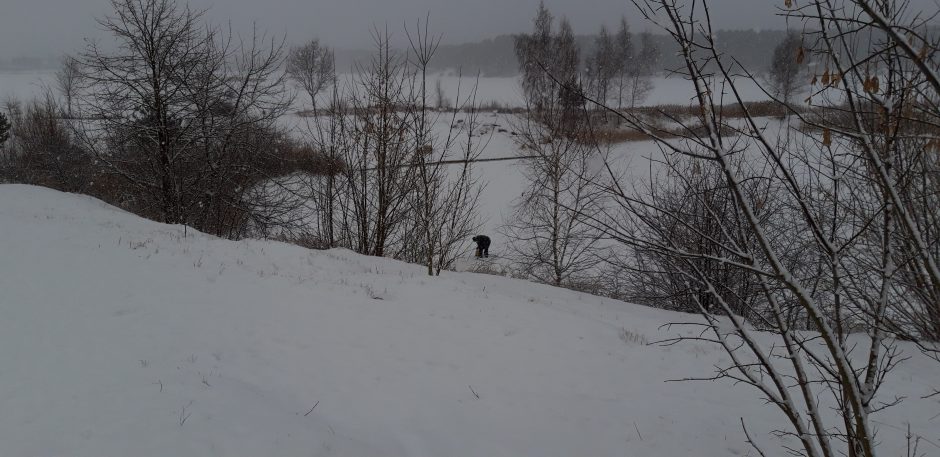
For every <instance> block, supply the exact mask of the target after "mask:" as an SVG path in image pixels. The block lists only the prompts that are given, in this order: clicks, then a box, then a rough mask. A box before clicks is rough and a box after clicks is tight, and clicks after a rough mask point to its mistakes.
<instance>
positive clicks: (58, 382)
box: [0, 185, 940, 457]
mask: <svg viewBox="0 0 940 457" xmlns="http://www.w3.org/2000/svg"><path fill="white" fill-rule="evenodd" d="M689 319H691V317H689V316H683V315H677V314H673V313H668V312H664V311H658V310H652V309H648V308H643V307H640V306H634V305H627V304H624V303H620V302H615V301H610V300H604V299H599V298H595V297H590V296H586V295H583V294H579V293H575V292H571V291H565V290H558V289H554V288H551V287H547V286H541V285H534V284H530V283H526V282H521V281H514V280H509V279H504V278H498V277H493V276H484V275H474V274H456V273H452V274H448V275H445V276H444V277H441V278H435V279H431V278H427V277H425V276H423V275H422V273H421V269H420V268H418V267H414V266H409V265H405V264H401V263H398V262H394V261H390V260H385V259H376V258H367V257H361V256H358V255H355V254H352V253H350V252H348V251H342V250H333V251H325V252H314V251H307V250H304V249H300V248H297V247H294V246H289V245H285V244H280V243H273V242H263V241H244V242H231V241H226V240H220V239H215V238H212V237H210V236H207V235H202V234H198V233H194V232H192V231H189V232H188V234H187V235H186V236H185V237H184V230H183V229H182V227H178V226H167V225H162V224H157V223H154V222H149V221H145V220H142V219H140V218H137V217H135V216H132V215H129V214H127V213H124V212H121V211H120V210H117V209H114V208H112V207H109V206H107V205H105V204H103V203H101V202H99V201H97V200H94V199H91V198H88V197H82V196H75V195H69V194H62V193H58V192H55V191H51V190H46V189H41V188H35V187H29V186H10V185H4V186H0V348H2V350H0V411H2V412H3V414H0V443H2V444H0V455H3V456H16V457H20V456H23V457H29V456H36V457H52V456H69V457H86V456H87V457H102V456H109V457H110V456H136V457H149V456H215V455H217V456H245V457H249V456H251V457H256V456H310V455H319V456H331V455H343V456H392V457H395V456H522V455H531V456H624V455H626V456H654V457H655V456H664V457H665V456H668V457H674V456H685V455H696V456H719V455H747V454H748V448H747V445H746V444H745V442H744V437H743V435H742V433H741V432H740V425H739V417H742V416H743V417H745V420H746V421H747V422H748V424H749V427H752V428H753V429H754V430H755V431H757V432H758V433H762V432H765V431H767V430H770V429H772V428H774V427H782V426H783V425H784V422H783V418H782V417H781V416H780V415H779V413H777V412H776V411H774V410H771V409H768V408H767V407H765V405H764V404H763V402H762V401H761V400H760V399H759V398H758V397H757V396H756V395H755V394H754V393H753V392H752V391H751V390H749V389H747V388H745V387H734V386H731V385H729V384H725V383H704V382H693V383H664V381H665V380H667V379H672V378H682V377H687V376H697V375H707V374H709V373H711V372H712V366H713V365H714V364H715V363H719V362H720V360H721V355H720V353H719V352H717V351H716V350H715V349H714V348H712V347H709V346H706V345H696V344H686V345H678V346H671V347H661V346H655V345H654V346H647V345H644V344H642V343H643V342H644V341H652V340H655V339H659V338H663V337H666V336H668V335H669V333H667V332H677V331H679V330H676V329H673V330H668V331H667V330H662V329H660V326H661V325H662V324H663V323H666V322H670V321H677V320H682V321H687V320H689ZM911 355H912V359H911V360H908V361H906V362H904V363H903V364H902V365H901V366H900V367H899V370H898V372H897V374H896V375H895V377H894V379H893V382H892V383H890V385H889V386H888V387H886V389H887V390H886V392H884V394H885V395H886V396H889V397H890V396H893V395H894V394H902V395H909V396H912V398H917V396H918V395H923V394H924V393H926V392H927V391H928V389H929V384H931V383H933V384H937V382H938V379H940V370H938V369H937V367H936V366H935V365H931V364H928V363H926V362H925V361H924V360H923V359H922V358H921V357H920V356H918V355H917V354H916V353H912V354H911ZM314 405H316V407H315V408H314ZM311 408H312V410H311ZM938 411H940V406H938V403H937V401H936V400H929V401H908V402H905V403H904V404H903V405H902V406H901V407H898V408H895V409H892V410H889V412H886V413H880V414H879V415H878V416H877V418H878V420H879V421H882V422H883V423H884V424H886V425H884V426H883V427H881V429H880V430H879V433H881V434H882V435H881V436H882V439H883V440H884V443H885V445H884V448H883V449H884V451H885V452H884V455H901V452H900V449H901V447H900V446H901V445H902V444H903V442H902V433H901V432H899V431H898V430H896V429H900V428H902V427H903V424H904V423H905V422H906V421H910V422H912V424H913V427H914V428H913V430H914V431H915V432H916V433H921V434H923V435H925V436H926V437H929V438H930V439H931V440H935V441H937V440H940V437H938V436H937V435H938V434H940V432H938V431H937V430H938V427H936V426H935V425H936V424H937V421H936V420H933V421H931V420H930V419H929V418H930V417H931V416H932V415H933V414H936V413H937V412H938ZM759 436H761V438H762V439H763V440H764V441H765V444H769V445H773V444H775V443H774V442H775V441H776V439H774V438H770V437H768V436H766V435H763V434H761V435H759ZM922 446H923V447H922V449H926V450H927V451H928V454H929V455H936V452H938V451H940V448H931V447H929V446H928V445H926V444H922ZM773 449H774V450H775V451H778V450H779V449H778V448H777V447H776V446H773ZM751 455H753V452H751ZM773 455H782V453H778V454H773Z"/></svg>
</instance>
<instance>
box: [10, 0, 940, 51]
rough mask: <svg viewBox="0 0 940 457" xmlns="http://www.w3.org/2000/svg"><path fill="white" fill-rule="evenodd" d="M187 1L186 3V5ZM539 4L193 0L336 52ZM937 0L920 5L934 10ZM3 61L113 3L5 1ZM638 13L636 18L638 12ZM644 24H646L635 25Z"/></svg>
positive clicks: (55, 39)
mask: <svg viewBox="0 0 940 457" xmlns="http://www.w3.org/2000/svg"><path fill="white" fill-rule="evenodd" d="M179 1H180V2H181V3H185V0H179ZM538 1H539V0H191V2H190V4H191V5H193V6H194V7H211V10H210V18H211V20H212V21H214V22H224V21H228V20H231V21H232V23H233V24H234V25H235V26H236V27H239V28H246V27H247V26H248V25H250V24H251V22H252V21H255V22H257V23H258V25H259V26H260V27H261V28H262V29H265V30H268V31H270V32H273V33H277V34H285V33H286V34H287V35H288V38H289V40H291V41H293V42H299V41H304V40H307V39H310V38H313V37H318V38H320V39H321V40H323V41H324V42H326V43H327V44H329V45H331V46H334V47H337V48H347V49H355V48H362V47H365V46H367V45H368V44H369V28H370V27H371V26H372V24H385V23H387V24H389V26H390V27H392V29H393V30H395V31H397V30H398V29H400V28H401V24H402V21H404V20H409V21H414V20H415V19H416V18H419V17H421V18H423V17H424V15H425V14H426V13H428V12H430V14H431V23H432V27H433V28H434V29H436V30H437V31H439V32H441V33H444V35H445V41H446V42H448V43H458V42H465V41H474V40H479V39H482V38H487V37H491V36H494V35H498V34H504V33H515V32H520V31H524V30H528V29H529V28H530V24H531V18H532V16H533V14H534V12H535V9H536V6H537V5H538ZM936 1H937V0H915V2H916V3H920V4H922V5H931V6H932V5H935V2H936ZM0 3H2V5H0V58H11V57H15V56H18V55H39V56H49V55H57V54H61V53H64V52H69V51H73V50H75V49H77V48H79V47H81V46H82V39H83V38H86V37H92V36H96V35H97V34H99V33H100V32H98V31H97V29H96V24H95V21H94V18H95V17H98V16H101V15H103V14H105V13H107V12H108V10H109V6H110V2H109V0H2V2H0ZM545 3H546V5H547V6H548V7H549V9H551V10H552V12H553V13H554V14H555V15H556V16H561V15H564V16H567V17H568V18H569V19H570V20H571V22H572V25H573V27H574V29H575V33H579V34H581V33H583V34H587V33H593V32H594V31H596V30H597V28H598V26H599V25H600V24H601V23H603V22H607V23H608V25H614V23H615V22H616V20H617V18H618V17H620V16H621V15H623V14H626V15H628V16H630V15H631V13H634V12H633V7H632V5H631V4H630V2H629V1H628V0H546V1H545ZM710 3H711V5H712V8H713V11H714V14H713V16H712V17H713V18H716V19H715V20H716V25H717V27H718V28H725V29H727V28H731V29H746V28H775V29H782V28H784V26H783V23H782V22H781V21H782V20H781V18H779V17H776V16H774V11H775V9H776V8H777V7H778V6H780V5H782V4H783V1H782V0H779V1H776V0H712V1H711V2H710ZM633 15H634V16H635V14H633ZM633 24H634V26H640V25H641V23H640V21H639V20H637V21H633Z"/></svg>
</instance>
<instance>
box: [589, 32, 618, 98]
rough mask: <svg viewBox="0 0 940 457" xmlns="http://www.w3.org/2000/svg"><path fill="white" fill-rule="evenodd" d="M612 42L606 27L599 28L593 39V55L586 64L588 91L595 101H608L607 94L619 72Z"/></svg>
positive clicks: (616, 54)
mask: <svg viewBox="0 0 940 457" xmlns="http://www.w3.org/2000/svg"><path fill="white" fill-rule="evenodd" d="M618 57H619V55H618V52H617V50H616V48H615V45H614V41H613V40H611V37H610V34H609V33H608V32H607V27H601V30H600V32H599V33H598V35H597V38H595V39H594V54H593V55H591V57H590V58H589V59H588V62H587V75H588V79H589V82H588V83H587V86H588V89H589V91H590V92H591V93H592V94H593V96H594V97H595V98H596V99H597V100H601V101H603V102H604V103H607V101H608V92H609V91H610V88H611V83H612V82H613V80H614V77H615V76H616V75H617V73H618V72H619V71H620V68H619V67H620V66H621V64H620V62H619V60H618Z"/></svg>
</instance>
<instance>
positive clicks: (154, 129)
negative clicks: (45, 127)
mask: <svg viewBox="0 0 940 457" xmlns="http://www.w3.org/2000/svg"><path fill="white" fill-rule="evenodd" d="M112 6H113V8H114V12H113V15H112V16H107V17H105V18H102V19H101V20H99V23H100V25H101V26H102V27H103V28H104V30H106V31H107V32H109V33H110V34H111V35H112V37H113V38H114V39H115V40H116V41H117V43H118V44H119V46H118V47H117V48H116V49H118V51H115V52H110V51H106V50H105V49H103V48H102V47H100V46H99V45H98V44H97V43H95V42H90V43H89V45H88V47H87V49H86V50H85V51H84V52H82V53H81V54H80V55H79V56H78V57H77V59H78V60H79V62H80V65H81V68H82V78H81V85H80V90H79V91H78V93H77V94H76V97H75V102H76V103H75V107H74V109H75V110H76V112H77V113H78V115H77V116H76V117H77V118H78V121H77V122H76V123H75V127H76V133H77V134H78V135H79V138H80V139H81V140H82V144H83V146H84V147H85V148H87V149H88V150H89V151H91V152H92V153H94V155H95V157H96V159H97V160H98V161H99V163H101V164H102V165H103V166H105V167H106V168H107V170H108V172H109V173H112V174H114V175H116V176H119V177H120V178H122V179H123V180H124V181H125V182H126V183H127V184H128V185H129V186H131V187H132V188H133V189H134V195H133V200H134V206H135V209H136V210H137V211H138V212H139V213H142V214H144V215H147V216H150V217H154V218H159V219H161V220H163V221H165V222H169V223H186V224H192V225H194V226H196V227H197V228H200V229H203V230H209V231H212V232H214V233H217V234H219V235H222V236H238V234H239V233H240V230H241V229H242V228H243V227H244V223H245V222H247V221H248V220H250V219H252V218H253V217H257V218H261V219H264V218H265V216H264V215H263V214H264V213H259V212H254V211H253V209H252V208H254V207H257V205H254V204H250V203H248V202H246V201H245V198H247V195H248V193H249V192H250V191H252V190H254V189H256V188H257V185H259V184H261V183H262V182H263V181H264V180H265V179H266V178H267V176H266V174H267V172H268V171H273V172H278V173H280V172H281V171H282V170H279V169H278V167H277V166H274V167H272V166H270V165H264V162H265V160H266V158H267V159H272V160H271V161H272V162H277V160H276V159H274V158H273V155H274V154H275V153H276V152H277V151H278V150H279V149H278V148H277V144H278V143H279V142H280V139H279V138H280V136H279V133H278V131H277V126H276V124H275V122H276V120H277V119H278V118H279V117H280V116H281V115H282V114H283V113H285V112H286V110H287V109H288V107H289V102H290V99H289V97H288V94H287V93H286V92H285V90H284V78H283V75H282V74H280V71H281V70H280V69H281V64H282V61H283V58H282V56H283V52H282V44H281V43H279V42H278V41H276V40H273V39H272V40H268V39H266V38H265V37H264V36H263V35H261V34H259V33H258V32H257V31H255V32H254V34H253V35H252V36H251V37H248V38H247V39H244V38H240V39H238V40H236V39H234V38H233V37H232V36H231V34H224V33H223V32H222V31H221V30H219V29H215V28H212V27H209V26H206V25H205V24H204V23H203V20H202V17H203V12H201V11H192V10H190V9H189V8H188V7H181V6H178V5H177V4H176V3H175V2H174V1H172V0H113V1H112ZM236 43H238V44H237V45H236ZM255 222H260V220H256V221H255Z"/></svg>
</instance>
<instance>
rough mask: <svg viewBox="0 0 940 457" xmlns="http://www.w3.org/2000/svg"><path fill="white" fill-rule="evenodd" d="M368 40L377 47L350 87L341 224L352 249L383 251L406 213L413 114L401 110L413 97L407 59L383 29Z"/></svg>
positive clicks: (397, 234)
mask: <svg viewBox="0 0 940 457" xmlns="http://www.w3.org/2000/svg"><path fill="white" fill-rule="evenodd" d="M373 40H374V42H375V48H376V52H375V54H374V55H373V57H372V60H371V62H370V64H369V66H368V67H367V68H361V69H360V71H359V72H358V79H357V80H355V81H354V82H353V83H352V84H351V86H352V87H351V88H350V95H349V104H350V107H351V108H350V109H351V113H350V114H352V116H351V117H350V119H349V122H350V125H349V126H348V127H347V128H346V132H347V135H348V140H347V141H348V143H347V144H348V146H347V147H345V148H344V149H343V155H344V156H343V161H344V162H345V164H346V170H345V176H344V180H345V192H346V195H345V196H344V200H343V202H342V205H343V208H342V213H343V222H342V230H343V231H344V237H346V238H347V239H348V240H349V243H350V246H351V248H352V249H354V250H355V251H356V252H359V253H362V254H367V255H375V256H385V255H387V254H388V253H389V252H388V251H387V248H391V247H392V246H393V245H396V244H397V242H398V241H400V238H401V237H402V236H403V233H402V228H403V225H402V224H403V222H405V221H406V220H407V219H408V218H409V217H410V216H411V215H410V214H409V210H410V206H409V195H410V194H411V192H412V191H413V190H414V187H413V186H414V179H412V171H411V170H410V169H409V165H411V164H412V163H413V160H414V154H415V152H416V151H415V150H414V142H413V141H412V140H411V137H410V135H409V132H411V131H412V125H411V122H412V118H411V116H410V115H409V114H408V112H407V111H404V112H403V111H402V110H401V108H403V107H407V106H409V105H411V104H412V103H413V100H412V99H411V98H410V97H411V91H410V82H411V78H410V76H409V73H408V70H409V68H408V66H407V62H406V60H405V59H404V57H403V56H401V55H400V54H398V53H396V52H395V51H393V50H392V47H391V43H390V34H389V32H388V31H387V30H385V31H379V30H378V29H376V30H374V31H373Z"/></svg>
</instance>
